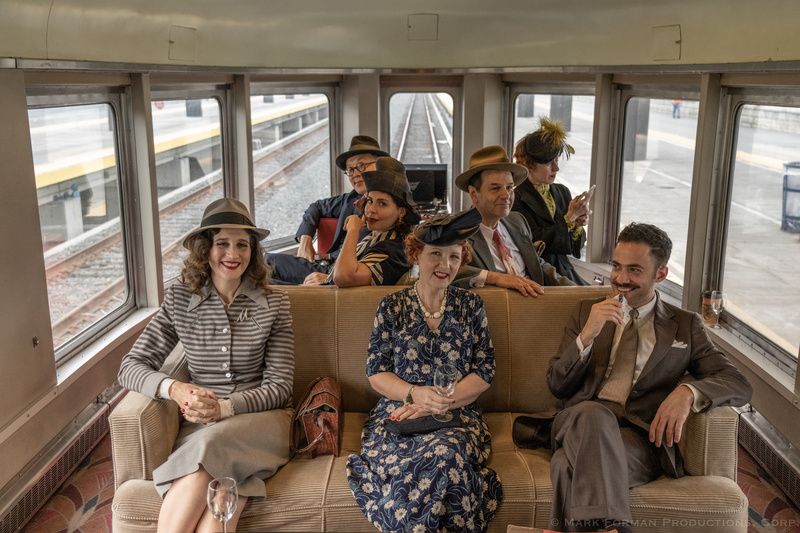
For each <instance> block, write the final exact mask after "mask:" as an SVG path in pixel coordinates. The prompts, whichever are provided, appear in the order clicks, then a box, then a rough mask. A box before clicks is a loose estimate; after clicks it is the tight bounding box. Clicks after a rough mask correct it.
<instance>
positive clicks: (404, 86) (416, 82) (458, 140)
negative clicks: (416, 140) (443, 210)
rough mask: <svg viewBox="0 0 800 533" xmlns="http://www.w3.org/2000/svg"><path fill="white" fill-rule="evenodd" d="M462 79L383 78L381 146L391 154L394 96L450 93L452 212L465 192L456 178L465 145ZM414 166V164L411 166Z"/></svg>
mask: <svg viewBox="0 0 800 533" xmlns="http://www.w3.org/2000/svg"><path fill="white" fill-rule="evenodd" d="M462 83H463V81H462V78H461V76H449V77H448V76H443V77H432V78H428V79H426V78H418V77H402V76H398V77H390V76H382V77H381V82H380V106H381V113H380V120H381V128H380V132H381V139H380V144H381V146H384V147H387V152H390V151H391V124H390V123H389V103H390V101H391V99H392V97H393V96H394V95H395V94H398V93H447V94H449V95H450V97H451V98H452V99H453V131H452V139H453V143H452V146H451V150H450V157H451V161H450V162H449V163H448V167H447V168H448V170H449V171H450V174H449V175H448V176H447V180H448V181H447V205H448V206H449V207H450V209H451V210H452V209H454V206H456V205H457V204H456V200H457V196H458V195H460V194H461V191H460V190H459V189H458V188H457V187H456V186H455V184H454V182H453V179H455V177H456V176H458V175H459V174H460V173H461V171H462V167H461V162H462V153H461V147H462V146H463V124H462V113H461V112H460V111H459V110H461V109H463V90H462ZM410 164H413V163H410Z"/></svg>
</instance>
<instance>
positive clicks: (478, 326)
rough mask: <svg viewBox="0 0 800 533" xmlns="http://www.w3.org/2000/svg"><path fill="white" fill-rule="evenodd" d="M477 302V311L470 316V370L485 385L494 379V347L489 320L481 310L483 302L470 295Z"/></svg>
mask: <svg viewBox="0 0 800 533" xmlns="http://www.w3.org/2000/svg"><path fill="white" fill-rule="evenodd" d="M472 296H473V297H474V298H475V300H477V306H476V307H477V309H476V310H475V313H474V314H473V315H472V321H471V324H470V325H471V329H472V362H471V364H470V370H471V371H472V372H474V373H475V374H476V375H477V376H478V377H479V378H481V379H482V380H483V381H485V382H486V383H491V382H492V380H493V379H494V370H495V365H494V346H492V338H491V336H490V335H489V320H488V318H487V317H486V310H485V309H484V308H483V300H481V299H480V297H479V296H476V295H472Z"/></svg>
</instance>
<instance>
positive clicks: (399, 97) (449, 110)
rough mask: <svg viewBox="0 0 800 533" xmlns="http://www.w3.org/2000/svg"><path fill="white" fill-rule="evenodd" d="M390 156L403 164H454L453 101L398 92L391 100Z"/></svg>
mask: <svg viewBox="0 0 800 533" xmlns="http://www.w3.org/2000/svg"><path fill="white" fill-rule="evenodd" d="M389 152H390V153H391V154H392V157H394V158H397V159H399V160H400V161H402V162H403V163H406V164H411V165H417V164H443V165H447V168H448V171H449V169H450V168H451V167H452V163H453V97H452V96H451V95H450V94H448V93H444V92H435V93H434V92H419V93H409V92H398V93H395V94H393V95H392V96H391V98H390V99H389Z"/></svg>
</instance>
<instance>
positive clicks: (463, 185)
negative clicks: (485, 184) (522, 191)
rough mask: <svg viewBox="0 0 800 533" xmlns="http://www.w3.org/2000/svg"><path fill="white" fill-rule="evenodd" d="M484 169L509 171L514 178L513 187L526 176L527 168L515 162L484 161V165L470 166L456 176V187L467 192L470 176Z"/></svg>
mask: <svg viewBox="0 0 800 533" xmlns="http://www.w3.org/2000/svg"><path fill="white" fill-rule="evenodd" d="M484 170H506V171H508V172H511V176H512V177H513V179H514V187H516V186H517V185H519V184H520V183H522V182H523V181H525V180H526V179H527V178H528V169H527V168H525V167H523V166H522V165H518V164H516V163H486V164H485V165H478V166H476V167H472V168H471V169H469V170H467V171H466V172H462V173H461V174H459V175H458V176H456V180H455V183H456V187H458V188H459V189H461V190H462V191H465V192H468V190H469V180H470V178H472V176H474V175H475V174H478V173H480V172H483V171H484Z"/></svg>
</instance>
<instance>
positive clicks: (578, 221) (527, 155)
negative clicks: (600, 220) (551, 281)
mask: <svg viewBox="0 0 800 533" xmlns="http://www.w3.org/2000/svg"><path fill="white" fill-rule="evenodd" d="M566 139H567V134H566V132H565V131H564V127H563V126H562V125H561V123H560V122H557V121H554V120H550V119H548V118H547V117H541V118H540V119H539V129H537V130H536V131H534V132H532V133H529V134H527V135H526V136H525V137H523V138H522V139H521V140H520V141H519V142H518V143H517V146H516V148H515V149H514V160H515V161H516V162H517V163H519V164H520V165H523V166H525V167H526V168H527V169H528V179H527V180H525V181H524V182H522V184H521V185H519V187H517V189H516V191H515V193H516V197H515V199H514V206H513V207H512V210H513V211H518V212H519V213H520V214H521V215H522V216H524V217H525V220H527V221H528V225H529V226H530V228H531V233H532V235H533V240H534V242H536V241H542V243H543V244H544V251H543V252H542V253H541V257H542V259H544V260H545V261H547V262H548V263H550V264H551V265H553V266H554V267H555V268H556V270H557V271H558V273H559V274H561V275H562V276H566V277H568V278H569V279H571V280H572V281H574V282H575V283H576V284H578V285H586V282H585V281H584V280H583V278H581V277H580V276H579V275H578V273H577V272H575V269H574V268H573V266H572V263H571V262H570V260H569V257H568V256H569V255H573V256H575V257H577V258H580V256H581V248H582V247H583V244H584V243H585V242H586V232H585V231H584V226H585V225H586V222H587V221H588V220H589V215H590V214H591V211H590V210H589V205H588V204H589V202H588V199H587V198H585V197H584V196H583V195H581V196H578V197H576V198H572V195H571V194H570V192H569V189H568V188H567V187H566V186H564V185H562V184H560V183H553V182H554V181H555V179H556V173H558V170H559V167H558V159H559V157H561V156H562V155H563V156H566V157H567V158H569V156H570V155H572V154H574V153H575V149H574V148H573V147H572V146H570V145H569V144H567V140H566Z"/></svg>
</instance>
